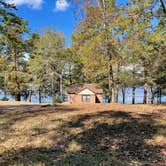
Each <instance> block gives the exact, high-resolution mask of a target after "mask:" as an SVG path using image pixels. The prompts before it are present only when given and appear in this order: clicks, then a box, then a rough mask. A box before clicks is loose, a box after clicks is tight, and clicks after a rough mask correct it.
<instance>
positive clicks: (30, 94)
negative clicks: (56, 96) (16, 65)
mask: <svg viewBox="0 0 166 166" xmlns="http://www.w3.org/2000/svg"><path fill="white" fill-rule="evenodd" d="M27 101H29V102H31V101H32V90H29V93H28V99H27Z"/></svg>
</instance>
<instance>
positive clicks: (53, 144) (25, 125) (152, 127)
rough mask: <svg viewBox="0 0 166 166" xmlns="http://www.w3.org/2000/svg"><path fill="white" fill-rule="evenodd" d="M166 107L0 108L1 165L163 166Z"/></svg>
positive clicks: (7, 105) (165, 160)
mask: <svg viewBox="0 0 166 166" xmlns="http://www.w3.org/2000/svg"><path fill="white" fill-rule="evenodd" d="M165 163H166V106H164V105H160V106H151V105H118V104H95V105H92V104H87V105H83V104H81V105H70V104H68V105H57V106H49V105H48V106H44V105H32V104H26V103H21V104H20V103H10V102H5V103H4V102H3V103H2V102H1V103H0V165H2V166H9V165H16V166H24V165H25V166H28V165H33V166H50V165H51V166H52V165H58V166H107V165H108V166H110V165H112V166H123V165H124V166H140V165H148V166H154V165H155V166H158V165H161V166H164V165H165Z"/></svg>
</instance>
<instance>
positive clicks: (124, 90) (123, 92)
mask: <svg viewBox="0 0 166 166" xmlns="http://www.w3.org/2000/svg"><path fill="white" fill-rule="evenodd" d="M125 94H126V88H125V87H122V100H123V104H125Z"/></svg>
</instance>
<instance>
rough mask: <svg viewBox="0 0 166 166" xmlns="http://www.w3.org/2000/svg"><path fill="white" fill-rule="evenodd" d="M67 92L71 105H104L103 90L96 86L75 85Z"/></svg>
mask: <svg viewBox="0 0 166 166" xmlns="http://www.w3.org/2000/svg"><path fill="white" fill-rule="evenodd" d="M67 92H68V101H69V102H70V103H82V102H85V103H102V98H103V90H102V89H101V88H100V87H99V86H97V85H96V84H74V85H71V86H70V87H69V88H68V91H67Z"/></svg>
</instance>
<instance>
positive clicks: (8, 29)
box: [0, 0, 166, 104]
mask: <svg viewBox="0 0 166 166" xmlns="http://www.w3.org/2000/svg"><path fill="white" fill-rule="evenodd" d="M73 3H74V5H75V6H76V8H75V9H73V10H76V13H77V17H78V20H79V21H78V23H77V25H76V28H75V31H74V32H73V34H72V37H71V38H72V44H71V46H70V47H66V45H65V38H64V35H63V32H60V31H54V29H53V28H44V30H43V33H42V34H39V33H38V32H35V33H30V32H29V30H28V28H27V26H28V22H27V21H25V20H24V19H22V18H20V17H19V16H17V15H16V14H15V10H16V7H15V6H14V5H9V4H7V3H5V1H3V0H0V89H1V90H3V92H4V98H3V100H7V96H6V94H7V92H9V93H10V94H11V95H12V96H15V100H16V101H20V100H21V96H22V97H24V98H25V100H27V101H31V96H32V93H38V95H39V102H41V98H40V96H41V93H44V94H47V95H50V96H52V98H53V101H54V102H58V101H60V100H62V95H63V94H64V93H65V89H66V88H67V87H68V86H70V85H71V84H74V83H97V84H99V85H100V86H101V87H103V89H104V92H105V96H107V97H108V98H109V102H118V94H119V93H118V91H120V90H121V91H122V94H123V100H124V101H125V90H126V88H127V87H131V88H132V104H135V95H136V94H135V91H136V88H137V87H144V98H143V101H142V102H143V103H144V104H146V103H147V98H148V97H150V98H151V103H154V99H155V98H157V102H158V103H161V96H162V95H164V94H165V93H166V33H165V32H166V8H165V4H164V1H162V0H146V1H143V0H129V1H128V2H127V3H123V4H117V2H116V1H115V0H96V1H94V0H91V1H89V0H87V1H82V0H75V1H73ZM25 34H27V35H28V37H27V38H25V37H24V36H25ZM148 89H150V92H151V93H148ZM57 96H58V97H57Z"/></svg>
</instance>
